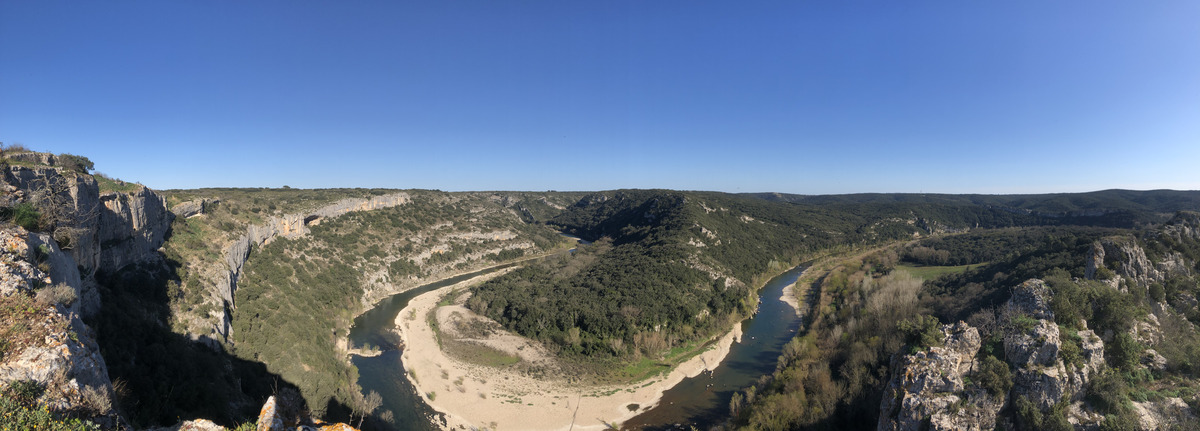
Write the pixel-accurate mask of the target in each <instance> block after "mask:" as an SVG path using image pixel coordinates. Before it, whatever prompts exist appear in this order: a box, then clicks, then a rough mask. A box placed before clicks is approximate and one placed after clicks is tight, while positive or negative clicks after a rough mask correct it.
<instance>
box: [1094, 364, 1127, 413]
mask: <svg viewBox="0 0 1200 431" xmlns="http://www.w3.org/2000/svg"><path fill="white" fill-rule="evenodd" d="M1086 398H1087V400H1088V402H1089V403H1091V404H1092V405H1093V406H1095V407H1096V410H1097V411H1099V412H1100V413H1104V414H1106V415H1108V414H1115V413H1120V412H1121V411H1123V410H1125V403H1128V402H1129V383H1128V382H1126V381H1125V379H1123V378H1121V376H1119V375H1117V373H1115V372H1112V371H1108V372H1105V373H1104V374H1101V375H1099V376H1096V377H1094V378H1092V381H1091V384H1090V385H1089V387H1088V391H1087V395H1086Z"/></svg>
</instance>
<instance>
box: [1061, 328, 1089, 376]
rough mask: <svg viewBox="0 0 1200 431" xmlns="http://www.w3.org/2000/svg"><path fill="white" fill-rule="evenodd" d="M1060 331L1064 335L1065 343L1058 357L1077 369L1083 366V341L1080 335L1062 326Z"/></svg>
mask: <svg viewBox="0 0 1200 431" xmlns="http://www.w3.org/2000/svg"><path fill="white" fill-rule="evenodd" d="M1059 330H1060V331H1061V332H1062V334H1063V337H1062V338H1063V343H1062V345H1061V347H1060V348H1059V350H1058V356H1059V357H1061V358H1062V360H1063V363H1065V364H1071V365H1075V366H1076V367H1078V366H1081V365H1083V339H1082V338H1080V337H1079V333H1078V332H1076V331H1075V330H1073V329H1069V328H1065V327H1062V326H1061V325H1060V326H1059Z"/></svg>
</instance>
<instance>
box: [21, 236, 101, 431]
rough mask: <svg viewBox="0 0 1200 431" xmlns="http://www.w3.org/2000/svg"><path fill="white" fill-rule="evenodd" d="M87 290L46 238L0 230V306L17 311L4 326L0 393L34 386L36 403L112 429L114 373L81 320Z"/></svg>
mask: <svg viewBox="0 0 1200 431" xmlns="http://www.w3.org/2000/svg"><path fill="white" fill-rule="evenodd" d="M81 288H82V283H81V282H80V277H79V272H78V270H77V269H76V267H75V262H74V261H73V260H72V259H71V258H70V257H69V256H67V255H66V253H64V252H63V251H62V250H59V249H58V246H57V244H56V243H55V242H54V241H53V240H52V239H51V238H50V237H49V236H48V235H45V234H32V233H29V232H27V231H25V230H24V229H22V228H20V227H16V228H7V229H3V230H0V302H3V303H4V305H5V307H4V308H5V309H8V310H14V311H13V312H11V313H6V317H5V320H4V322H3V324H4V325H6V326H8V325H11V326H9V328H8V329H7V330H6V331H5V340H4V341H5V342H4V346H3V351H2V352H0V353H2V355H0V357H2V359H0V386H7V385H9V384H13V383H14V382H19V381H20V382H35V383H36V384H37V386H38V387H39V388H41V395H40V397H39V400H38V402H39V403H41V404H43V405H45V406H47V407H48V408H49V409H51V410H54V411H58V412H75V414H83V415H84V416H87V417H90V418H91V419H92V420H94V421H95V422H97V423H98V424H101V425H103V426H106V427H114V426H116V425H117V424H118V423H119V422H120V421H121V420H120V418H119V417H118V416H117V412H116V410H115V409H114V408H113V404H112V399H113V386H112V382H111V381H110V380H109V377H108V368H107V366H106V365H105V363H104V358H103V357H101V356H100V348H99V346H97V345H96V342H95V339H94V336H93V334H92V331H91V329H90V328H88V326H87V325H85V324H84V323H83V322H82V321H81V320H80V319H79V314H78V313H77V311H78V308H79V304H78V302H79V301H77V300H76V299H77V298H78V297H79V294H80V291H81ZM12 328H23V331H20V332H19V333H14V332H11V331H10V330H11V329H12Z"/></svg>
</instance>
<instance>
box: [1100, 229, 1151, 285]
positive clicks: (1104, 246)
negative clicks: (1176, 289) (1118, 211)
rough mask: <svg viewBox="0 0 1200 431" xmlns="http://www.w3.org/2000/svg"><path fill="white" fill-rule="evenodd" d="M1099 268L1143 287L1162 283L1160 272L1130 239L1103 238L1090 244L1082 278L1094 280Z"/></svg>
mask: <svg viewBox="0 0 1200 431" xmlns="http://www.w3.org/2000/svg"><path fill="white" fill-rule="evenodd" d="M1110 266H1111V267H1110ZM1100 268H1108V269H1110V270H1113V272H1115V273H1116V274H1117V275H1119V276H1121V277H1123V278H1125V279H1127V280H1129V281H1131V282H1135V283H1137V284H1138V285H1140V286H1143V287H1144V286H1149V285H1150V283H1157V282H1161V281H1163V274H1162V272H1160V271H1159V270H1158V268H1157V267H1156V266H1155V265H1154V264H1153V263H1151V262H1150V259H1149V258H1147V257H1146V252H1145V250H1142V247H1141V246H1139V245H1138V244H1137V241H1135V240H1134V239H1133V238H1130V237H1110V238H1104V239H1101V240H1098V241H1096V242H1095V243H1094V244H1092V250H1091V253H1089V255H1088V258H1087V267H1086V268H1085V269H1084V277H1085V278H1087V279H1089V280H1094V279H1095V278H1096V273H1097V271H1099V269H1100Z"/></svg>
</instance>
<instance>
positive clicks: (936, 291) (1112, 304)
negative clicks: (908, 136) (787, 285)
mask: <svg viewBox="0 0 1200 431" xmlns="http://www.w3.org/2000/svg"><path fill="white" fill-rule="evenodd" d="M1198 227H1200V219H1198V218H1197V215H1196V214H1195V213H1188V212H1183V213H1178V214H1176V215H1175V216H1173V217H1172V218H1171V219H1170V220H1169V221H1168V222H1167V223H1165V224H1162V225H1158V226H1154V227H1150V228H1147V229H1144V230H1123V229H1096V228H1077V227H1069V228H1061V227H1058V228H1036V229H1020V230H1016V229H1009V230H999V231H992V232H981V233H974V232H972V233H971V234H964V235H957V236H950V237H944V238H933V239H929V240H924V241H920V242H915V243H910V244H907V245H903V246H899V247H894V248H890V249H888V250H886V251H883V252H879V253H875V254H871V255H868V256H864V257H861V258H855V259H847V260H845V261H842V262H840V263H837V264H836V265H834V266H832V267H831V269H830V270H829V271H828V272H826V273H825V275H824V276H823V277H820V278H817V279H815V280H813V281H811V283H812V286H811V289H812V293H811V298H810V303H809V304H807V305H808V306H809V307H811V314H812V316H813V321H812V322H811V323H810V324H809V325H807V327H806V329H805V330H804V331H803V332H802V333H801V334H798V336H797V337H796V338H795V339H794V340H793V341H792V342H791V343H789V345H788V346H787V347H786V348H785V351H784V355H783V356H782V357H781V358H780V359H779V365H778V370H777V371H776V372H775V373H774V375H772V376H771V377H770V378H766V379H764V380H762V381H761V382H760V384H758V385H755V386H753V387H750V388H746V389H745V390H744V391H742V392H740V393H738V394H736V395H735V396H734V401H733V402H732V403H731V406H730V408H731V414H732V417H733V419H732V420H731V422H730V423H728V424H726V425H725V426H726V427H727V428H729V429H868V428H876V427H878V429H886V430H907V429H913V430H915V429H976V430H990V429H1015V430H1026V429H1029V430H1036V429H1104V430H1117V429H1193V428H1195V427H1196V426H1197V425H1198V424H1200V420H1198V416H1197V412H1198V411H1200V410H1198V409H1197V407H1200V398H1198V397H1197V394H1196V388H1197V387H1200V374H1198V373H1197V369H1196V367H1195V366H1194V360H1195V358H1196V357H1197V355H1200V332H1198V331H1197V324H1198V323H1200V320H1198V317H1200V310H1198V309H1197V308H1196V298H1197V295H1200V287H1198V284H1197V281H1196V280H1197V279H1196V273H1197V271H1198V270H1200V266H1198V262H1200V261H1197V260H1196V247H1197V245H1196V244H1197V239H1198V238H1200V237H1197V236H1196V235H1195V232H1197V230H1196V229H1197V228H1198ZM1149 250H1153V251H1152V252H1149V253H1147V251H1149ZM931 251H932V252H933V253H930V252H931ZM938 252H944V253H938ZM930 256H935V257H937V256H943V257H946V258H948V260H944V261H942V262H939V264H943V265H944V264H947V263H950V264H963V263H965V264H974V265H975V266H974V267H972V268H971V269H968V270H963V269H954V270H951V271H948V272H946V273H945V275H942V276H938V277H933V278H931V279H927V280H924V282H923V283H922V280H920V279H916V280H914V279H913V278H912V276H911V275H910V274H909V273H908V272H907V270H905V269H902V267H904V265H905V264H907V265H908V266H911V265H922V264H928V263H931V262H929V257H930Z"/></svg>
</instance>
